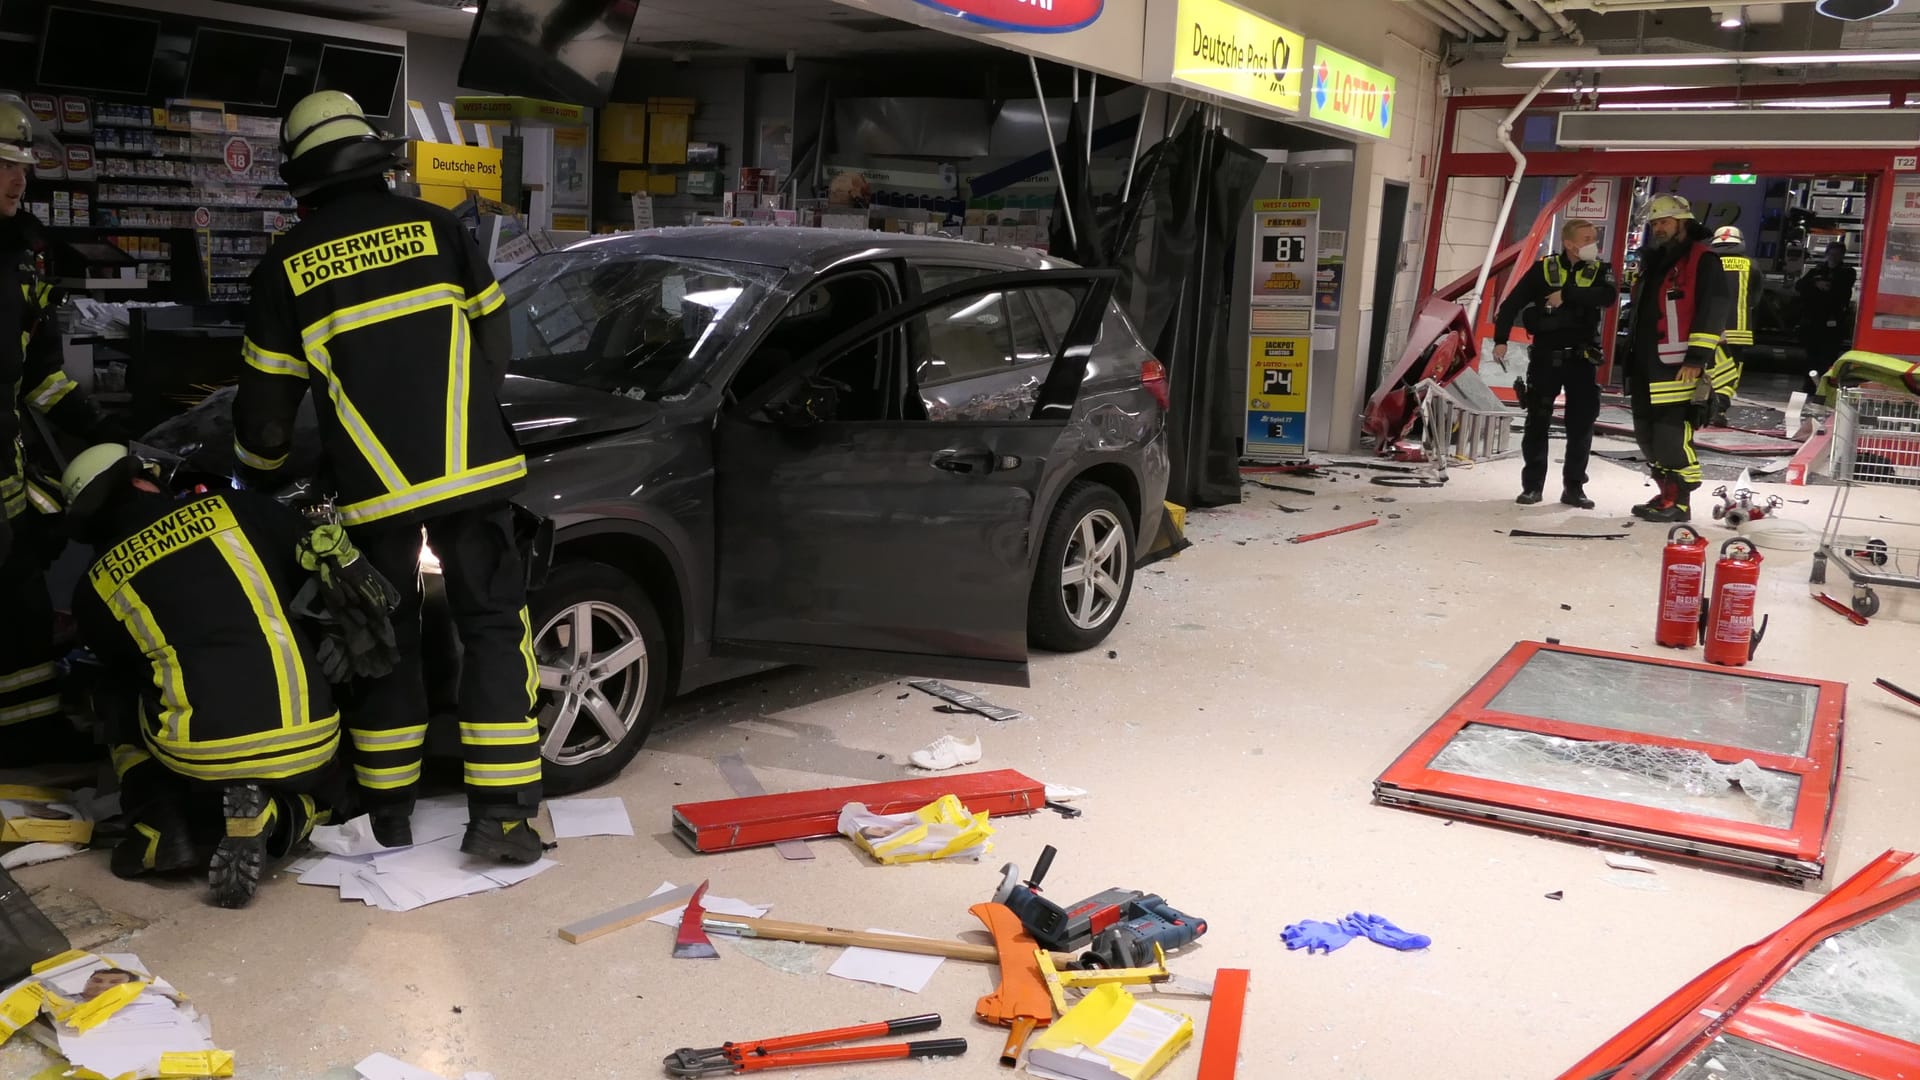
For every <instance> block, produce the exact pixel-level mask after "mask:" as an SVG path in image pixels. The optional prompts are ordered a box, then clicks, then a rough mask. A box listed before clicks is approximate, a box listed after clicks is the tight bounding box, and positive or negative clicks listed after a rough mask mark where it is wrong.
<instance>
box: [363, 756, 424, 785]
mask: <svg viewBox="0 0 1920 1080" xmlns="http://www.w3.org/2000/svg"><path fill="white" fill-rule="evenodd" d="M353 775H354V779H356V780H358V781H359V783H360V786H361V787H363V788H367V789H369V790H372V791H391V790H393V789H395V788H403V787H407V786H409V785H412V784H417V783H419V782H420V763H419V762H417V761H416V762H414V763H413V764H411V765H395V766H393V767H391V768H385V769H370V768H368V767H367V766H365V765H355V766H354V767H353Z"/></svg>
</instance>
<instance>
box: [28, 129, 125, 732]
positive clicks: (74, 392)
mask: <svg viewBox="0 0 1920 1080" xmlns="http://www.w3.org/2000/svg"><path fill="white" fill-rule="evenodd" d="M33 160H34V155H33V121H32V118H31V116H30V114H28V112H27V110H26V107H25V105H23V104H21V103H20V101H19V100H18V99H17V98H14V97H11V96H0V760H4V761H6V762H7V764H9V765H30V764H37V763H44V762H54V761H61V762H66V761H81V760H86V759H89V758H92V757H95V756H97V753H98V752H97V750H96V749H95V748H94V746H93V743H92V741H91V740H90V739H88V738H87V737H85V736H84V735H82V734H81V733H80V731H79V730H78V729H77V728H76V727H74V725H73V724H72V722H70V721H69V720H68V718H67V717H66V715H65V714H64V712H63V710H62V708H61V702H60V685H59V679H60V665H59V655H58V651H57V650H56V649H55V647H54V643H53V603H52V600H51V599H50V597H49V595H48V593H47V579H46V568H47V565H48V564H49V563H50V562H51V561H52V560H53V558H54V557H55V556H56V555H57V554H58V552H59V548H60V546H61V545H62V544H63V543H64V541H63V540H61V539H60V538H59V536H58V532H57V530H56V529H55V528H54V527H53V526H54V520H55V519H54V515H55V514H57V513H58V512H59V510H60V505H59V500H58V499H57V498H56V497H55V496H54V494H53V491H52V484H50V483H49V484H42V483H40V482H39V481H38V480H37V479H36V477H35V476H34V475H33V474H32V472H31V470H29V468H28V459H27V455H26V442H25V439H24V423H25V420H26V417H25V416H24V415H23V413H24V410H26V409H32V410H34V411H36V412H38V413H40V414H41V415H43V416H45V417H47V419H49V420H51V421H52V422H53V423H55V424H56V425H58V426H59V427H60V428H61V429H62V430H65V431H69V432H72V433H73V434H75V435H77V436H79V437H81V438H85V439H88V440H89V441H93V440H97V439H102V438H112V437H114V436H115V435H117V434H119V433H118V432H117V431H116V430H115V429H114V425H111V424H109V423H107V422H106V421H104V420H103V419H102V418H101V416H100V414H99V413H98V412H96V411H95V410H94V408H93V405H92V403H91V402H89V401H88V400H87V397H86V395H85V394H83V393H81V392H80V390H79V389H78V388H77V387H76V386H75V384H74V382H73V380H72V379H69V378H67V376H66V373H65V372H63V371H62V370H61V364H62V358H61V353H60V334H59V331H58V329H57V328H56V327H55V325H54V319H53V313H54V311H55V309H57V308H58V307H59V306H60V299H61V297H60V291H59V290H58V289H57V288H55V287H54V285H53V283H52V282H51V281H50V280H48V277H47V267H46V237H45V233H44V231H43V230H42V227H41V224H40V222H39V220H38V219H37V218H35V217H34V216H33V215H32V214H30V213H28V212H27V211H26V209H25V208H24V207H23V206H22V205H21V202H22V200H23V199H24V198H25V197H26V190H27V172H28V170H29V169H31V168H32V167H33Z"/></svg>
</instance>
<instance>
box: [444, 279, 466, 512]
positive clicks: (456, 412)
mask: <svg viewBox="0 0 1920 1080" xmlns="http://www.w3.org/2000/svg"><path fill="white" fill-rule="evenodd" d="M452 314H453V328H452V332H451V333H450V334H448V335H447V429H446V430H447V464H446V471H447V473H448V474H449V475H451V474H453V473H457V472H462V471H464V470H465V469H466V467H467V368H468V366H469V364H470V362H471V360H472V355H471V353H470V351H469V349H468V343H467V313H466V312H464V311H462V310H460V309H459V308H454V309H453V312H452Z"/></svg>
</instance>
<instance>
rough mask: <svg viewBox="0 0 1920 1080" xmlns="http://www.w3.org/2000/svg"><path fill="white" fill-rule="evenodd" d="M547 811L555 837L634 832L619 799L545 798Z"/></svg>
mask: <svg viewBox="0 0 1920 1080" xmlns="http://www.w3.org/2000/svg"><path fill="white" fill-rule="evenodd" d="M547 814H548V816H549V818H550V819H551V820H552V822H553V838H554V839H555V840H573V839H577V838H579V837H583V836H632V835H633V819H632V818H630V817H628V816H627V804H626V801H625V800H622V799H548V800H547Z"/></svg>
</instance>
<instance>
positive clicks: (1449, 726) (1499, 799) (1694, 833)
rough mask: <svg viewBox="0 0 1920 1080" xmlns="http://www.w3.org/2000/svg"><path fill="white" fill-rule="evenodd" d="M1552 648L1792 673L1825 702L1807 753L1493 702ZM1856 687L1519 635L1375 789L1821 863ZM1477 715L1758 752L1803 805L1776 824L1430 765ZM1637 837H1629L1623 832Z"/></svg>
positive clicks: (1604, 737) (1769, 677)
mask: <svg viewBox="0 0 1920 1080" xmlns="http://www.w3.org/2000/svg"><path fill="white" fill-rule="evenodd" d="M1543 652H1556V653H1563V654H1568V655H1573V656H1591V657H1598V658H1602V659H1608V660H1624V661H1628V662H1630V663H1635V664H1648V665H1654V666H1659V667H1673V668H1685V669H1690V670H1694V671H1707V672H1712V673H1714V674H1718V675H1730V676H1737V677H1741V678H1750V679H1754V680H1766V681H1772V682H1785V683H1793V684H1796V685H1800V686H1811V687H1814V688H1815V689H1817V690H1818V691H1819V695H1818V699H1817V700H1818V707H1817V710H1816V712H1815V714H1814V717H1813V723H1812V728H1811V731H1810V732H1809V736H1808V740H1807V752H1806V753H1805V754H1804V755H1784V754H1772V753H1765V752H1762V751H1757V750H1751V749H1747V748H1743V747H1730V746H1721V745H1716V744H1712V743H1703V742H1694V741H1691V740H1686V739H1676V738H1671V737H1668V736H1661V735H1649V734H1645V733H1641V732H1632V731H1623V730H1620V729H1616V728H1606V727H1594V726H1588V725H1585V724H1576V723H1569V722H1566V721H1561V720H1549V719H1545V718H1543V717H1538V716H1524V715H1518V714H1514V713H1506V712H1498V711H1495V710H1493V709H1491V708H1489V706H1490V704H1491V703H1492V702H1493V700H1494V699H1495V698H1496V697H1498V696H1499V694H1500V692H1501V691H1502V690H1504V689H1505V688H1506V686H1507V684H1508V683H1509V682H1511V681H1512V680H1513V678H1514V676H1516V675H1517V674H1519V672H1520V669H1522V668H1524V667H1525V666H1526V665H1527V663H1528V661H1530V660H1532V659H1533V658H1534V657H1535V656H1536V655H1538V654H1540V653H1543ZM1846 700H1847V687H1846V684H1845V683H1837V682H1830V681H1827V680H1824V679H1808V678H1802V677H1799V676H1792V675H1776V674H1771V673H1767V672H1757V671H1747V670H1745V669H1741V670H1738V671H1730V670H1728V669H1726V668H1721V667H1713V666H1709V665H1706V664H1698V663H1689V662H1687V661H1684V660H1671V659H1667V658H1665V657H1657V656H1639V655H1635V654H1630V653H1613V652H1605V651H1602V650H1598V649H1581V648H1575V647H1573V646H1570V645H1549V644H1543V643H1541V642H1537V641H1523V642H1520V643H1518V644H1516V645H1514V647H1513V648H1512V649H1510V650H1508V652H1507V654H1506V655H1505V656H1504V657H1502V658H1501V659H1500V661H1499V663H1497V664H1495V665H1494V666H1493V668H1492V669H1491V670H1490V671H1488V672H1487V673H1486V674H1485V675H1483V676H1481V678H1480V680H1479V681H1478V682H1476V683H1475V684H1474V685H1473V688H1472V689H1470V690H1468V691H1467V692H1466V693H1465V694H1464V695H1462V696H1461V697H1460V700H1458V701H1456V702H1454V704H1453V706H1452V707H1451V708H1449V709H1448V710H1447V711H1446V713H1445V715H1443V716H1441V718H1440V719H1439V720H1438V721H1436V722H1435V723H1434V724H1433V726H1431V727H1429V728H1428V729H1427V730H1426V732H1425V733H1424V734H1422V735H1421V736H1420V737H1419V738H1418V739H1415V740H1414V742H1413V744H1412V745H1411V746H1409V747H1407V749H1406V750H1405V751H1403V752H1402V753H1401V755H1400V756H1399V758H1397V759H1396V760H1395V761H1394V763H1393V764H1392V765H1390V766H1388V767H1387V769H1386V771H1385V772H1383V773H1381V774H1380V777H1379V779H1378V780H1376V781H1374V788H1375V791H1376V792H1378V791H1381V790H1382V789H1390V790H1396V791H1405V792H1413V793H1419V794H1424V795H1432V796H1443V797H1446V798H1448V799H1451V800H1454V801H1457V802H1466V803H1472V804H1475V805H1478V806H1485V807H1489V808H1495V809H1500V810H1505V811H1509V812H1515V813H1518V812H1539V811H1546V812H1549V813H1552V814H1553V815H1555V816H1556V817H1559V818H1564V819H1571V820H1574V821H1582V822H1595V823H1604V824H1611V825H1619V826H1623V827H1626V828H1629V829H1632V830H1634V831H1635V832H1638V833H1640V834H1643V835H1649V834H1650V835H1657V836H1663V837H1676V836H1677V837H1685V838H1688V839H1691V840H1696V841H1700V842H1702V843H1707V844H1713V845H1718V846H1720V847H1724V848H1735V849H1739V850H1741V851H1750V852H1759V853H1763V854H1766V855H1769V856H1775V857H1779V858H1785V859H1790V860H1794V861H1796V862H1799V863H1803V864H1807V865H1810V866H1814V867H1819V866H1822V865H1823V864H1824V862H1825V859H1826V840H1827V829H1828V826H1829V825H1830V824H1831V822H1832V817H1833V795H1834V789H1835V785H1836V782H1837V779H1838V776H1839V768H1840V731H1841V727H1842V724H1843V721H1844V718H1845V715H1846ZM1471 725H1481V726H1491V727H1503V728H1510V729H1513V730H1516V731H1530V732H1537V733H1539V734H1542V735H1551V736H1557V737H1560V738H1564V739H1573V740H1576V741H1579V742H1596V741H1606V742H1622V743H1635V744H1639V745H1643V746H1653V747H1666V748H1671V749H1679V750H1694V751H1698V752H1701V753H1704V754H1707V755H1708V756H1710V757H1712V758H1713V759H1714V760H1716V761H1724V762H1729V763H1733V762H1739V761H1741V760H1751V761H1753V762H1754V763H1755V764H1757V765H1759V766H1760V767H1761V768H1763V769H1769V770H1773V771H1777V772H1784V773H1791V774H1793V775H1794V776H1796V777H1798V778H1799V780H1800V796H1799V799H1798V800H1797V802H1796V804H1795V807H1794V814H1793V821H1792V824H1791V826H1790V827H1788V828H1785V829H1776V828H1770V827H1767V826H1764V825H1756V824H1751V823H1748V822H1742V821H1731V820H1727V819H1724V818H1715V817H1708V816H1706V815H1701V814H1683V813H1678V812H1676V811H1672V810H1660V809H1654V808H1648V807H1641V806H1635V805H1633V804H1631V803H1626V802H1617V801H1614V800H1611V799H1601V798H1595V797H1592V796H1586V795H1572V794H1567V793H1564V792H1558V791H1554V790H1551V789H1548V788H1535V787H1529V786H1527V785H1524V784H1515V783H1507V782H1504V781H1498V780H1483V779H1480V778H1478V777H1473V776H1466V775H1462V774H1459V773H1451V772H1445V771H1441V770H1435V769H1430V768H1428V763H1430V762H1431V761H1432V760H1433V758H1434V756H1435V755H1436V754H1438V753H1439V752H1440V751H1441V750H1442V749H1444V748H1445V747H1446V745H1447V744H1448V743H1449V742H1450V741H1452V739H1453V737H1454V736H1455V735H1457V734H1459V733H1460V731H1461V730H1462V729H1464V728H1466V727H1468V726H1471ZM1407 809H1413V810H1419V809H1422V807H1420V806H1416V805H1409V806H1407ZM1540 828H1541V831H1545V832H1548V833H1550V834H1552V835H1560V834H1561V830H1556V829H1550V828H1546V827H1544V826H1543V827H1540ZM1616 842H1619V843H1623V844H1624V843H1631V842H1630V841H1616ZM1644 850H1648V851H1652V852H1655V853H1658V854H1662V855H1666V856H1670V857H1679V858H1689V859H1693V860H1696V861H1706V862H1716V863H1721V862H1723V861H1722V860H1716V859H1714V858H1713V857H1712V856H1710V855H1706V854H1704V853H1695V854H1690V855H1683V854H1679V853H1676V852H1674V851H1672V850H1668V849H1665V848H1657V847H1649V848H1645V849H1644ZM1725 865H1729V866H1733V867H1735V868H1737V869H1741V870H1744V871H1745V872H1749V873H1751V872H1753V871H1754V869H1755V868H1754V867H1750V866H1741V865H1739V864H1737V863H1725Z"/></svg>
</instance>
